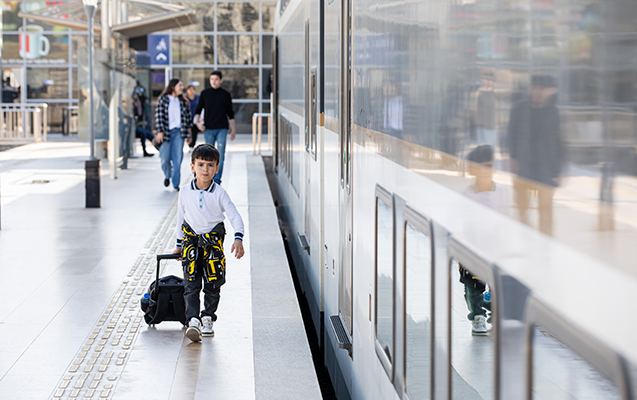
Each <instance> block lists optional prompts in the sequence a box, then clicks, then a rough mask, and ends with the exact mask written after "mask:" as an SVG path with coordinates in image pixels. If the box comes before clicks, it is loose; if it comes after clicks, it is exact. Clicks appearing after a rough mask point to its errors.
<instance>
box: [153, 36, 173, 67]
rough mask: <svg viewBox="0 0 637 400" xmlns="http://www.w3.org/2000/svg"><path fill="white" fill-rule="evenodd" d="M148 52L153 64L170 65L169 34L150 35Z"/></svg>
mask: <svg viewBox="0 0 637 400" xmlns="http://www.w3.org/2000/svg"><path fill="white" fill-rule="evenodd" d="M148 52H149V53H150V63H151V64H155V65H168V64H169V58H170V47H169V39H168V35H148Z"/></svg>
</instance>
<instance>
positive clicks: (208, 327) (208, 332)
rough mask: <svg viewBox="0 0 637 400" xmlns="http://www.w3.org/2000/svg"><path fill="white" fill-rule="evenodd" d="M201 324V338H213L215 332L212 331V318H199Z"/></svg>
mask: <svg viewBox="0 0 637 400" xmlns="http://www.w3.org/2000/svg"><path fill="white" fill-rule="evenodd" d="M201 322H202V323H203V328H202V329H201V334H202V335H203V336H214V335H215V331H214V330H213V329H212V324H213V323H214V322H213V321H212V317H209V316H204V317H201Z"/></svg>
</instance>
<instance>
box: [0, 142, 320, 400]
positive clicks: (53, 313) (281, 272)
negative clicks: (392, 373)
mask: <svg viewBox="0 0 637 400" xmlns="http://www.w3.org/2000/svg"><path fill="white" fill-rule="evenodd" d="M88 154H89V150H88V145H87V144H86V143H80V142H72V141H61V142H55V141H54V138H50V141H49V142H47V143H39V144H28V145H24V146H20V147H17V148H13V149H10V150H7V151H3V152H0V177H1V179H0V196H1V197H0V198H1V205H2V206H1V209H0V273H1V276H2V282H3V285H2V290H0V398H2V399H14V400H18V399H69V398H71V399H73V398H78V399H79V398H82V399H87V398H94V399H135V400H141V399H153V400H159V399H204V398H205V399H277V400H280V399H300V398H303V399H319V398H321V393H320V389H319V386H318V383H317V378H316V373H315V370H314V366H313V361H312V358H311V353H310V350H309V346H308V342H307V338H306V336H305V330H304V327H303V322H302V319H301V314H300V311H299V307H298V302H297V299H296V295H295V292H294V287H293V283H292V278H291V276H290V271H289V267H288V263H287V258H286V254H285V249H284V245H283V240H282V238H281V235H280V234H279V227H278V223H277V217H276V211H275V207H274V204H273V201H272V197H271V195H270V191H269V187H268V183H267V179H266V174H265V170H264V167H263V162H262V159H261V157H259V156H253V155H252V143H251V139H250V136H248V135H245V136H242V135H239V136H238V137H237V139H236V140H235V141H234V142H229V144H228V147H227V153H226V165H225V169H224V176H223V182H222V185H223V186H224V187H225V189H226V190H227V191H228V192H229V194H230V196H231V198H232V199H233V201H234V202H235V204H236V205H237V207H238V210H239V212H240V213H241V215H242V217H243V219H244V222H245V224H246V238H245V243H244V244H245V247H246V250H247V252H246V256H245V257H244V258H243V259H241V260H236V259H235V258H234V256H232V255H229V254H228V255H227V256H228V269H227V283H226V284H225V285H224V286H223V288H222V293H221V303H220V306H219V310H218V321H217V322H216V323H215V337H213V338H204V340H203V342H201V343H191V342H190V341H189V340H188V339H186V338H184V330H183V328H182V327H181V324H179V323H177V322H164V323H161V324H159V325H157V326H156V327H154V328H150V327H148V326H147V325H146V324H145V323H144V321H143V319H142V318H141V317H142V313H141V311H140V308H139V298H140V297H141V295H142V294H143V293H144V292H145V291H146V287H147V286H148V284H149V283H150V282H151V281H152V280H153V279H154V268H155V255H156V254H157V253H167V252H171V251H172V249H173V246H174V229H173V228H174V222H175V215H176V199H177V192H175V191H173V190H172V189H169V188H164V186H163V184H162V182H163V175H162V173H161V170H160V165H159V159H158V156H157V155H156V156H155V157H151V158H135V159H130V160H129V163H128V165H129V169H127V170H121V171H119V173H118V179H116V180H113V179H110V178H109V177H108V165H107V164H106V163H107V162H106V163H103V164H102V177H101V208H99V209H87V208H85V207H84V201H85V192H84V181H85V178H84V161H85V160H86V159H88ZM189 157H190V154H189V153H185V154H184V162H183V164H182V183H185V182H187V181H188V180H189V178H190V176H191V174H190V167H189ZM103 162H104V161H103ZM227 227H228V230H230V231H231V230H232V229H231V226H230V224H229V223H227ZM232 237H233V235H232V232H229V234H228V235H227V240H226V247H227V248H229V244H230V242H229V240H231V238H232ZM228 238H230V239H228ZM171 263H172V264H171ZM164 273H167V274H175V275H178V274H179V273H180V267H179V265H178V263H177V262H174V261H171V262H168V263H167V264H166V266H165V268H164Z"/></svg>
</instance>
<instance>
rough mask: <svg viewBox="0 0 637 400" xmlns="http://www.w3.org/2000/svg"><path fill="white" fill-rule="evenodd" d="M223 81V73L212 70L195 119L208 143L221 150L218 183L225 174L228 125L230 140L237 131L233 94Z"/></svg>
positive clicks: (200, 98) (216, 177) (216, 180)
mask: <svg viewBox="0 0 637 400" xmlns="http://www.w3.org/2000/svg"><path fill="white" fill-rule="evenodd" d="M222 82H223V75H222V74H221V71H212V72H211V73H210V86H211V87H209V88H208V89H206V90H204V91H203V92H201V96H200V97H199V104H198V105H197V110H196V111H195V117H194V121H193V122H194V123H195V124H196V125H197V128H199V130H200V131H203V135H204V138H205V139H206V143H208V144H211V145H213V146H215V147H216V148H217V150H219V154H220V156H221V158H220V160H219V172H217V175H215V178H214V181H215V182H216V183H218V184H221V175H222V174H223V162H224V159H225V154H226V136H227V135H228V125H229V126H230V140H234V138H235V135H236V133H237V130H236V129H235V125H234V110H233V108H232V95H230V92H228V91H227V90H225V89H222V88H221V83H222ZM202 112H203V117H202Z"/></svg>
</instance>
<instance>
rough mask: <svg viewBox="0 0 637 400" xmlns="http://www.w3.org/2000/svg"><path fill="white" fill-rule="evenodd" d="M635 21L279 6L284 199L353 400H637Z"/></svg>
mask: <svg viewBox="0 0 637 400" xmlns="http://www.w3.org/2000/svg"><path fill="white" fill-rule="evenodd" d="M636 15H637V3H636V2H634V1H633V0H607V1H601V0H578V1H566V0H521V1H518V0H500V1H491V0H461V1H451V0H438V1H410V0H407V1H390V2H381V1H377V0H285V1H283V0H280V1H279V2H278V4H277V9H276V23H275V38H274V43H273V52H274V55H273V59H274V63H275V65H274V98H273V104H272V112H273V117H274V118H273V119H274V126H275V141H274V142H275V149H274V154H273V161H274V162H273V168H274V176H275V181H276V185H277V188H278V192H279V195H280V198H279V199H278V202H279V203H278V204H279V211H280V215H281V220H282V224H283V229H284V232H285V235H286V237H287V240H288V243H289V245H290V252H291V254H292V257H293V259H294V265H295V268H296V272H297V275H298V277H299V282H300V286H301V289H302V291H303V294H304V295H305V297H306V299H307V302H308V304H309V307H310V313H311V316H312V321H313V324H314V329H315V330H316V333H317V335H318V337H319V338H320V344H321V349H322V351H323V355H324V359H325V366H326V369H327V370H328V371H329V374H330V378H331V380H332V383H333V385H334V388H335V392H336V395H337V397H338V398H339V399H410V400H419V399H436V400H440V399H494V400H511V399H524V400H531V399H623V400H635V399H636V398H637V397H636V396H637V388H636V386H637V372H636V371H637V369H636V368H635V366H636V365H637V344H636V343H635V340H634V337H635V332H637V319H636V318H633V314H634V313H633V309H634V306H635V304H637V268H635V266H634V263H635V262H634V260H635V259H636V257H635V255H636V253H637V246H635V244H634V243H635V242H633V240H634V239H635V238H637V201H636V200H637V179H636V175H637V108H636V107H637V51H636V50H635V49H637V19H635V16H636Z"/></svg>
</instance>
